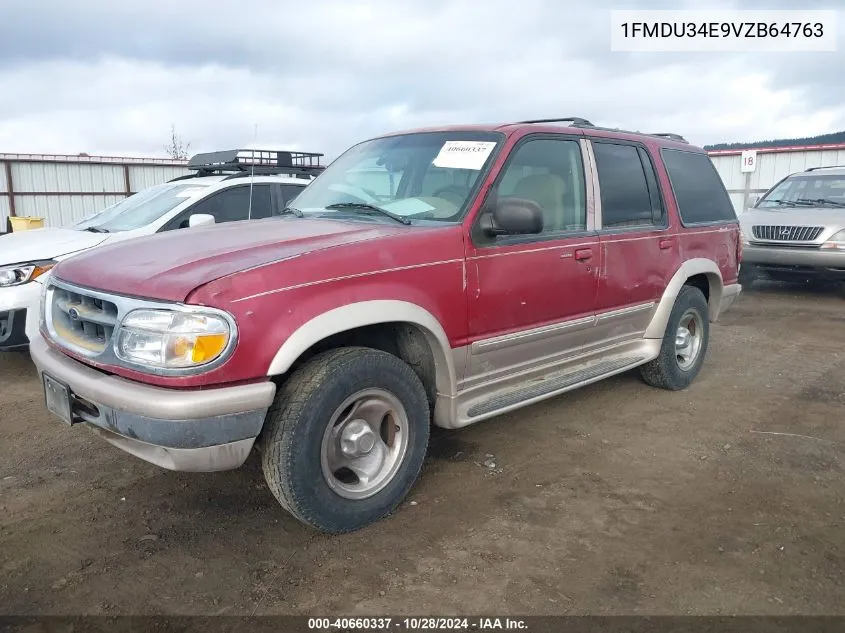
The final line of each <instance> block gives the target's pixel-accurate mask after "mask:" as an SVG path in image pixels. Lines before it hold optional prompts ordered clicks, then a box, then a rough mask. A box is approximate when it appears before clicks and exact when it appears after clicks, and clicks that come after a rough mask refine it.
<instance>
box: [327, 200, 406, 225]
mask: <svg viewBox="0 0 845 633" xmlns="http://www.w3.org/2000/svg"><path fill="white" fill-rule="evenodd" d="M326 209H359V210H361V211H374V212H375V213H380V214H381V215H384V216H386V217H388V218H390V219H391V220H396V221H397V222H401V223H402V224H406V225H410V224H411V221H410V220H409V219H408V218H406V217H404V216H401V215H398V214H396V213H393V212H392V211H388V210H387V209H382V208H381V207H377V206H376V205H374V204H367V203H366V202H335V203H334V204H330V205H329V206H327V207H326Z"/></svg>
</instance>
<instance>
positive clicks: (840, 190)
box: [757, 174, 845, 210]
mask: <svg viewBox="0 0 845 633" xmlns="http://www.w3.org/2000/svg"><path fill="white" fill-rule="evenodd" d="M794 207H802V208H804V207H807V208H811V207H827V208H845V176H834V175H829V176H828V175H823V174H812V175H806V176H793V177H791V178H787V179H786V180H784V181H783V182H781V183H780V184H778V185H777V186H776V187H775V188H774V189H772V190H771V191H770V192H769V193H768V194H767V195H766V196H765V197H764V198H763V199H762V200H760V202H758V203H757V208H758V209H775V210H776V209H783V210H786V209H790V208H794Z"/></svg>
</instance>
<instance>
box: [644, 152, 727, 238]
mask: <svg viewBox="0 0 845 633" xmlns="http://www.w3.org/2000/svg"><path fill="white" fill-rule="evenodd" d="M660 154H661V156H662V158H663V164H664V165H666V171H667V172H668V173H669V181H670V183H671V184H672V191H673V192H674V194H675V200H676V201H677V203H678V213H679V214H680V216H681V222H683V223H684V224H715V223H719V222H735V221H736V219H737V217H736V212H735V211H734V208H733V205H732V204H731V199H730V197H729V196H728V192H727V191H726V190H725V185H724V184H723V183H722V179H721V178H720V177H719V173H718V172H717V171H716V168H715V167H714V166H713V163H712V162H711V160H710V157H709V156H707V154H700V153H696V152H685V151H683V150H676V149H663V150H661V152H660Z"/></svg>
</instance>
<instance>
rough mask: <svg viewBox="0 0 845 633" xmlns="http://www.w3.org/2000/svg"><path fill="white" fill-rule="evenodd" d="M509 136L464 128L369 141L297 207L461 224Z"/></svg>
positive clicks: (345, 158)
mask: <svg viewBox="0 0 845 633" xmlns="http://www.w3.org/2000/svg"><path fill="white" fill-rule="evenodd" d="M503 139H504V135H503V134H500V133H496V132H474V131H461V132H418V133H411V134H402V135H397V136H388V137H382V138H377V139H373V140H370V141H365V142H364V143H360V144H358V145H356V146H354V147H353V148H351V149H349V150H348V151H346V152H345V153H344V154H343V155H341V156H340V157H339V158H338V159H337V160H335V161H334V162H333V163H332V164H331V165H329V167H328V168H327V169H326V170H325V171H324V172H323V173H322V174H320V176H319V177H318V178H317V179H316V180H314V182H313V183H311V184H310V185H309V186H308V187H307V188H306V189H305V190H303V191H302V193H300V194H299V195H298V196H297V198H296V201H295V202H294V203H293V205H294V206H295V207H296V208H297V209H299V210H301V211H302V212H303V213H304V214H309V213H313V214H326V215H329V214H330V215H332V216H334V215H343V216H349V215H355V216H359V217H367V218H369V219H371V220H373V221H384V222H395V221H396V220H397V219H400V220H401V221H402V222H403V223H407V222H408V220H410V221H411V222H415V221H419V220H434V221H440V222H459V221H460V219H461V217H462V216H463V214H464V213H465V212H466V210H467V207H468V205H469V202H470V200H471V199H472V197H473V192H474V190H475V188H476V186H477V185H478V184H480V183H479V179H480V177H481V174H482V173H484V171H485V170H486V169H487V168H488V166H489V164H490V163H491V161H492V160H493V156H494V155H495V154H496V150H497V149H498V147H499V145H500V143H501V142H502V140H503ZM359 205H360V206H359ZM383 211H386V212H387V213H384V212H383ZM391 216H394V217H392V218H391ZM397 216H399V217H398V218H397Z"/></svg>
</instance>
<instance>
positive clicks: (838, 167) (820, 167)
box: [804, 165, 845, 171]
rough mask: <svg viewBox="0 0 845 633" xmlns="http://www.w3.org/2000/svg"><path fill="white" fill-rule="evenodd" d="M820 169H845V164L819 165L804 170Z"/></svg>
mask: <svg viewBox="0 0 845 633" xmlns="http://www.w3.org/2000/svg"><path fill="white" fill-rule="evenodd" d="M819 169H845V165H821V166H819V167H807V169H805V170H804V171H817V170H819Z"/></svg>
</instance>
